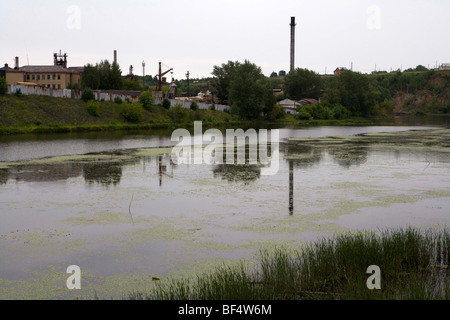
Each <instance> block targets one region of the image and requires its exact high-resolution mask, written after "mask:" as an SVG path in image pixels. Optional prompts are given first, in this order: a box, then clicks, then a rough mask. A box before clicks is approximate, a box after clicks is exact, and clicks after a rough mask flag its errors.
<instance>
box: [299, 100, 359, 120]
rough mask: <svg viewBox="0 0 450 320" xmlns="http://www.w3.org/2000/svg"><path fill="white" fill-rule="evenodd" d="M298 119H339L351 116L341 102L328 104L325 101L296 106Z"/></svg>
mask: <svg viewBox="0 0 450 320" xmlns="http://www.w3.org/2000/svg"><path fill="white" fill-rule="evenodd" d="M297 112H298V113H297V119H299V120H311V119H315V120H334V119H337V120H341V119H347V118H349V117H350V116H351V113H350V111H349V110H348V109H347V108H345V107H344V106H342V105H341V104H334V105H332V104H330V103H329V102H327V101H324V102H321V103H318V104H309V105H304V106H299V107H297Z"/></svg>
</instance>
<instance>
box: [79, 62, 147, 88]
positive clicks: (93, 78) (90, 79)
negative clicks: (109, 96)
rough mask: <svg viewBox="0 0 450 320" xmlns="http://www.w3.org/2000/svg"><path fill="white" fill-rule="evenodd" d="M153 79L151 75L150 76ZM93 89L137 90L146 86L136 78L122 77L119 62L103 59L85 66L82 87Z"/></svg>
mask: <svg viewBox="0 0 450 320" xmlns="http://www.w3.org/2000/svg"><path fill="white" fill-rule="evenodd" d="M150 79H151V77H150ZM86 88H89V89H92V90H136V91H142V90H143V89H144V88H143V87H142V85H141V84H140V82H139V81H137V80H136V79H131V78H126V77H125V78H124V77H122V71H121V70H120V66H119V64H118V63H116V62H113V63H110V62H109V61H108V60H102V61H101V62H100V63H97V64H95V65H93V64H87V65H86V66H84V70H83V74H82V77H81V89H86Z"/></svg>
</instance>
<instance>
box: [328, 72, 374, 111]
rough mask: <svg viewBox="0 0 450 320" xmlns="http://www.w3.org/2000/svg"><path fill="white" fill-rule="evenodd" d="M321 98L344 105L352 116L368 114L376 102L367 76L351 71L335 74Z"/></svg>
mask: <svg viewBox="0 0 450 320" xmlns="http://www.w3.org/2000/svg"><path fill="white" fill-rule="evenodd" d="M323 100H325V101H327V102H328V103H330V104H341V105H343V106H345V107H346V108H347V109H348V110H350V112H351V113H352V115H354V116H360V115H363V116H367V115H369V114H370V112H371V109H372V107H373V106H374V105H375V102H376V100H375V95H374V92H373V88H372V87H371V85H370V82H369V78H368V76H367V75H364V74H361V73H358V72H353V71H344V72H342V73H341V74H340V75H338V76H336V79H335V80H334V81H333V83H332V84H331V86H330V88H329V89H328V90H326V91H325V94H324V97H323Z"/></svg>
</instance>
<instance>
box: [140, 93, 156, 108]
mask: <svg viewBox="0 0 450 320" xmlns="http://www.w3.org/2000/svg"><path fill="white" fill-rule="evenodd" d="M139 102H140V103H142V106H143V107H144V109H146V110H148V111H150V110H151V107H152V105H153V103H154V102H155V99H153V96H152V92H151V91H144V92H142V93H141V95H140V96H139Z"/></svg>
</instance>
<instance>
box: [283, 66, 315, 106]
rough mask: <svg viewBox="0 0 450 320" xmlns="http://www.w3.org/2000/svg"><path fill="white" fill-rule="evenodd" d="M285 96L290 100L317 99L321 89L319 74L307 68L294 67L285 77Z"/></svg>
mask: <svg viewBox="0 0 450 320" xmlns="http://www.w3.org/2000/svg"><path fill="white" fill-rule="evenodd" d="M285 86H286V92H287V96H288V97H289V98H290V99H292V100H300V99H305V98H312V99H318V98H319V97H320V91H321V89H322V81H321V78H320V76H319V75H318V74H317V73H315V72H314V71H311V70H307V69H300V68H298V69H295V70H294V71H291V72H289V73H288V75H287V76H286V78H285Z"/></svg>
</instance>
